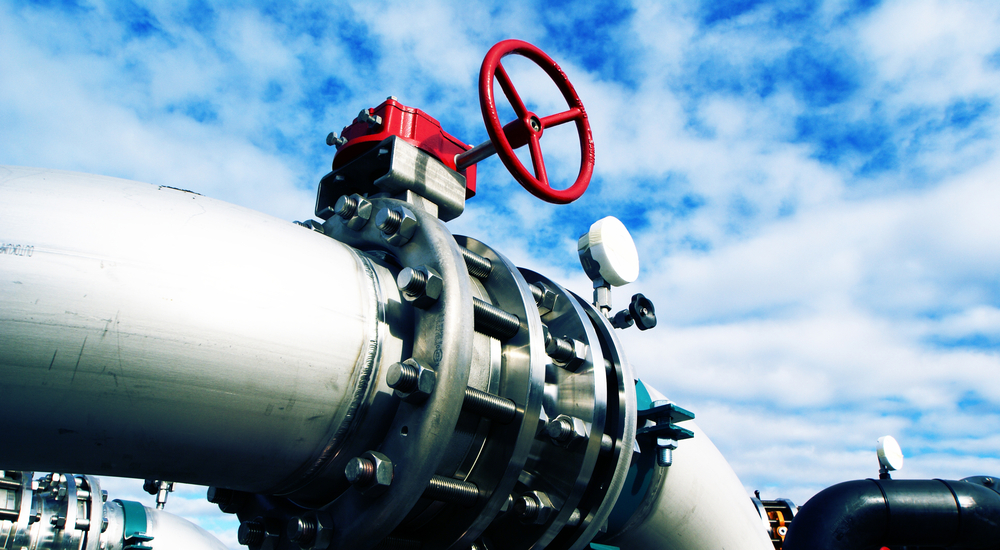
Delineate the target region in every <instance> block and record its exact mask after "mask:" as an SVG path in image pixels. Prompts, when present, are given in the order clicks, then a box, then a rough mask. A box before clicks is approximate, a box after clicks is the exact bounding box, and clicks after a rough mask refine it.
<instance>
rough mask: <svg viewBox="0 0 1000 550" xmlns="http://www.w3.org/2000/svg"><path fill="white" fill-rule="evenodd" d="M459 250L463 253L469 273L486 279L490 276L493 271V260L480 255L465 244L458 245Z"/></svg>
mask: <svg viewBox="0 0 1000 550" xmlns="http://www.w3.org/2000/svg"><path fill="white" fill-rule="evenodd" d="M458 251H459V252H461V253H462V258H463V259H464V260H465V267H466V268H467V269H468V270H469V275H472V276H473V277H475V278H477V279H480V280H485V279H487V278H488V277H489V276H490V272H491V271H493V262H492V261H490V259H489V258H486V257H484V256H480V255H479V254H476V253H475V252H473V251H471V250H469V249H468V248H465V247H464V246H460V247H458Z"/></svg>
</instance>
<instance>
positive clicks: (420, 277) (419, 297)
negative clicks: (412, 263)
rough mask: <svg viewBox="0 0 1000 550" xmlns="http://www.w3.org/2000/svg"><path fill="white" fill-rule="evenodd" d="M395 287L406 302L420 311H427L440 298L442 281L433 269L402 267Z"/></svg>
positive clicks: (442, 286)
mask: <svg viewBox="0 0 1000 550" xmlns="http://www.w3.org/2000/svg"><path fill="white" fill-rule="evenodd" d="M396 286H397V287H399V290H400V291H401V292H402V293H403V298H405V299H406V301H408V302H412V303H413V305H415V306H417V307H419V308H420V309H427V308H429V307H431V306H432V305H434V304H435V303H437V301H438V299H439V298H440V297H441V290H442V289H443V288H444V281H443V280H442V279H441V276H440V275H438V274H437V272H435V271H434V270H433V269H431V268H429V267H427V266H423V265H422V266H419V267H404V268H403V269H402V270H401V271H400V272H399V275H397V276H396Z"/></svg>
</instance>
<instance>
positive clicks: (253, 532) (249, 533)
mask: <svg viewBox="0 0 1000 550" xmlns="http://www.w3.org/2000/svg"><path fill="white" fill-rule="evenodd" d="M236 539H237V540H238V541H239V543H240V544H242V545H244V546H254V545H257V544H260V543H262V542H264V524H263V523H262V522H260V521H258V520H255V519H254V520H249V521H244V522H243V523H241V524H240V529H239V531H237V533H236Z"/></svg>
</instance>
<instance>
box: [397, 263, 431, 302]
mask: <svg viewBox="0 0 1000 550" xmlns="http://www.w3.org/2000/svg"><path fill="white" fill-rule="evenodd" d="M396 285H397V286H398V287H399V290H401V291H403V292H405V293H407V294H409V295H410V296H419V295H420V294H421V293H422V292H423V291H424V289H426V288H427V273H425V272H424V271H422V270H419V269H413V268H412V267H404V268H403V270H402V271H400V272H399V275H398V276H397V277H396Z"/></svg>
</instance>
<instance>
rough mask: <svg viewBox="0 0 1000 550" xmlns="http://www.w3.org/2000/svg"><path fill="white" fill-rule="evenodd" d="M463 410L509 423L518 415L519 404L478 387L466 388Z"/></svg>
mask: <svg viewBox="0 0 1000 550" xmlns="http://www.w3.org/2000/svg"><path fill="white" fill-rule="evenodd" d="M462 410H464V411H468V412H471V413H475V414H478V415H479V416H484V417H486V418H489V419H491V420H496V421H497V422H500V423H503V424H508V423H510V422H511V421H512V420H514V417H515V416H516V415H517V404H516V403H514V402H513V401H511V400H510V399H507V398H506V397H500V396H499V395H493V394H492V393H486V392H484V391H482V390H478V389H476V388H465V400H464V401H462Z"/></svg>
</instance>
